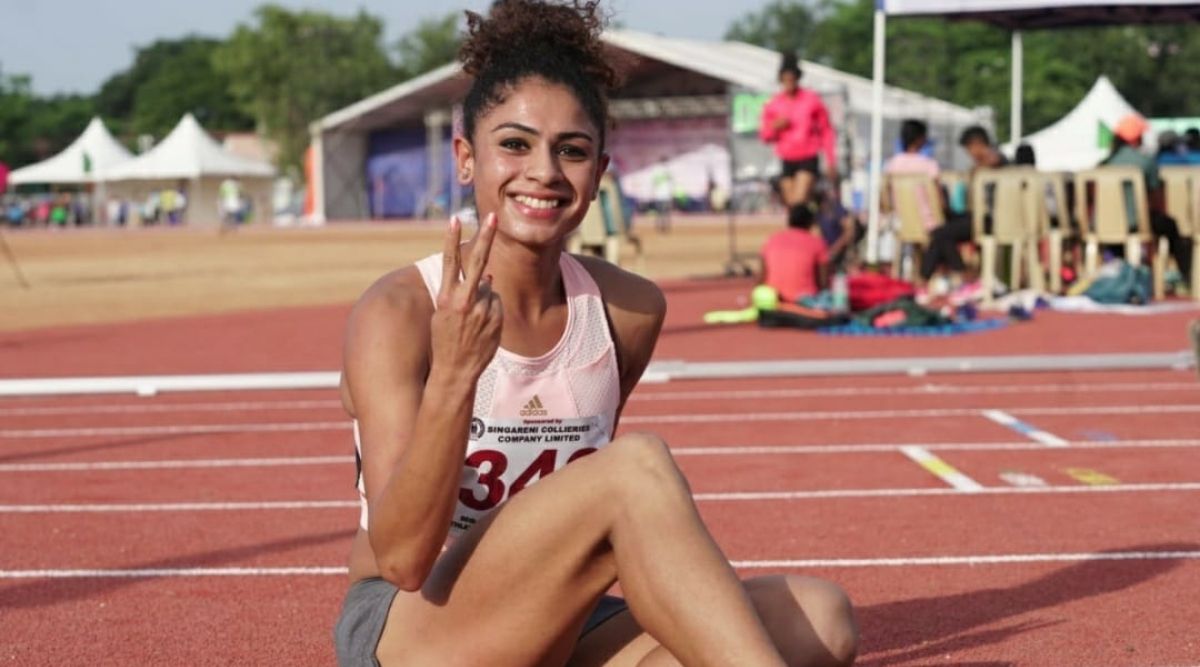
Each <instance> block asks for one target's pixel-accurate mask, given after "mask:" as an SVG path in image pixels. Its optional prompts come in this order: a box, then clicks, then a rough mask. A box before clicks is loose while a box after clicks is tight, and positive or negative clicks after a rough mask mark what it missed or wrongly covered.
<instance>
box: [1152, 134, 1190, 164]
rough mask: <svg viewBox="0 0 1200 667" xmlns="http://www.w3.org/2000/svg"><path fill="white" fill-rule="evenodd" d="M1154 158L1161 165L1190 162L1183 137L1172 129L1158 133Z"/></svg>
mask: <svg viewBox="0 0 1200 667" xmlns="http://www.w3.org/2000/svg"><path fill="white" fill-rule="evenodd" d="M1154 160H1155V161H1156V162H1158V164H1159V165H1162V166H1169V165H1177V164H1192V159H1191V158H1190V157H1188V154H1187V149H1186V147H1185V146H1184V143H1183V139H1182V138H1180V136H1179V135H1178V134H1176V133H1175V132H1174V131H1173V130H1164V131H1162V132H1159V133H1158V153H1157V154H1156V155H1155V156H1154Z"/></svg>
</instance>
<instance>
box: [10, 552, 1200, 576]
mask: <svg viewBox="0 0 1200 667" xmlns="http://www.w3.org/2000/svg"><path fill="white" fill-rule="evenodd" d="M1140 560H1181V561H1182V560H1200V551H1099V552H1077V553H1037V554H974V555H967V556H899V557H891V558H805V559H781V560H734V561H730V565H732V566H733V567H735V568H737V569H739V570H754V569H790V568H809V569H811V568H877V567H887V568H894V567H952V566H962V565H966V566H976V565H1028V564H1036V563H1080V562H1100V561H1140ZM348 572H349V570H348V569H347V568H346V567H345V566H324V567H322V566H296V567H180V568H129V569H38V570H0V579H114V578H122V579H124V578H147V579H158V578H166V577H293V576H345V575H346V574H348Z"/></svg>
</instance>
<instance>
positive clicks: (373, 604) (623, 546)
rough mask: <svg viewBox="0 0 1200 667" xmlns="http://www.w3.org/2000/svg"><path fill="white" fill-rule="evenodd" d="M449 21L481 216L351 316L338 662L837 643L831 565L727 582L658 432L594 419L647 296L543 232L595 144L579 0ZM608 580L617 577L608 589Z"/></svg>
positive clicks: (618, 390)
mask: <svg viewBox="0 0 1200 667" xmlns="http://www.w3.org/2000/svg"><path fill="white" fill-rule="evenodd" d="M468 27H469V35H468V38H467V41H466V43H465V45H464V46H463V49H462V59H463V63H464V66H465V69H466V71H467V72H468V73H469V74H471V75H473V76H474V83H473V85H472V88H471V90H470V92H469V94H468V95H467V97H466V100H465V102H464V106H463V115H464V124H463V127H464V134H463V136H462V137H458V138H456V139H455V140H454V150H455V154H456V158H457V168H458V170H459V173H458V177H459V178H460V180H461V181H462V182H463V183H464V184H466V183H470V184H473V185H474V189H475V198H476V205H477V207H478V213H479V220H480V230H479V231H478V233H477V234H476V235H475V236H474V238H473V239H472V240H471V241H469V242H467V243H460V235H461V226H460V224H459V223H458V221H456V220H451V222H450V226H449V229H448V231H447V234H446V239H445V247H444V249H443V251H442V252H441V253H440V254H437V255H434V256H431V257H428V258H426V259H424V260H421V261H420V262H417V264H416V266H412V267H408V268H404V269H400V270H398V271H396V272H394V273H391V274H389V275H387V276H385V277H383V278H382V279H380V280H379V281H378V282H377V283H376V284H375V285H373V286H372V287H371V288H370V289H368V290H367V292H366V293H365V294H364V295H363V296H362V298H361V299H360V301H359V302H358V304H357V305H356V306H355V308H354V311H353V313H352V315H351V316H350V322H349V325H348V329H347V336H346V348H345V360H344V363H345V366H344V374H343V384H342V398H343V402H344V403H345V405H346V408H347V410H348V411H349V413H350V414H351V415H352V416H353V417H354V419H355V434H356V439H357V443H356V444H357V446H358V451H359V455H360V466H361V474H360V483H359V488H360V491H361V493H362V497H363V512H362V517H361V521H360V530H359V531H358V534H357V536H356V537H355V539H354V545H353V550H352V553H351V556H350V577H351V581H352V584H351V587H350V590H349V592H348V593H347V595H346V599H345V602H344V605H343V609H342V614H341V617H340V618H339V620H338V624H337V628H336V630H335V643H336V649H337V654H338V659H339V662H340V663H341V664H342V665H375V664H382V665H385V666H387V665H439V666H441V665H466V666H493V665H494V666H505V665H566V664H570V665H679V664H683V665H740V666H747V667H750V666H756V665H784V664H791V665H840V664H848V663H850V662H852V661H853V658H854V654H855V650H856V641H857V639H856V633H855V627H854V621H853V618H852V614H851V609H850V604H849V602H848V600H847V599H846V597H845V595H844V594H843V593H842V592H841V591H840V590H839V589H838V588H837V587H835V586H834V585H832V584H830V583H827V582H823V581H818V580H815V579H807V578H800V577H793V576H777V577H769V578H758V579H752V580H749V581H746V582H741V581H738V579H737V577H736V576H735V573H734V571H733V569H732V568H731V567H730V565H729V563H728V562H727V561H726V559H725V557H724V556H723V555H722V553H721V551H720V549H719V548H718V547H717V545H716V544H715V543H714V542H713V539H712V537H711V536H710V535H709V533H708V531H707V530H706V529H705V527H704V524H703V523H702V522H701V520H700V517H699V515H698V514H697V511H696V507H695V505H694V504H693V502H692V498H691V494H690V491H689V489H688V485H687V483H686V481H685V480H684V478H683V476H682V475H681V474H680V472H679V470H678V469H677V468H676V466H675V464H674V462H673V461H672V459H671V454H670V452H669V451H668V449H667V447H666V445H665V444H663V442H662V441H661V440H659V439H658V438H656V437H654V436H651V435H644V434H643V435H634V434H630V435H623V436H621V437H619V438H615V439H613V438H612V435H613V433H614V431H615V429H616V426H617V422H618V420H619V418H620V413H621V408H622V407H623V406H624V404H625V400H626V399H627V398H628V396H629V394H630V392H631V391H632V390H633V388H634V385H636V384H637V382H638V379H639V377H640V376H641V374H642V371H643V370H644V369H645V367H646V365H647V363H648V362H649V360H650V355H651V352H652V351H653V349H654V344H655V341H656V338H657V336H658V332H659V329H660V327H661V325H662V321H663V316H664V312H665V308H666V305H665V302H664V300H663V295H662V293H661V292H660V291H659V290H658V289H657V288H656V287H655V286H654V284H653V283H651V282H648V281H646V280H644V279H642V278H639V277H637V276H635V275H632V274H629V273H626V272H624V271H622V270H621V269H619V268H617V267H615V266H612V265H610V264H607V263H604V262H602V261H599V260H596V259H592V258H585V257H573V256H570V255H568V254H566V253H564V252H563V239H564V238H565V237H566V236H567V234H569V233H570V232H571V231H572V230H573V229H574V228H575V227H576V225H578V224H579V222H580V220H581V219H582V217H583V215H584V213H585V212H586V210H587V207H588V205H589V204H590V202H591V201H592V199H593V197H594V196H595V193H596V190H597V186H598V183H599V180H600V177H601V175H602V174H603V173H604V169H605V166H606V164H607V162H608V157H607V156H606V155H605V153H604V141H605V128H606V122H607V118H606V114H607V107H606V98H605V94H606V90H607V89H608V88H610V87H611V86H612V85H613V84H614V83H615V80H616V78H615V73H614V71H613V69H612V68H611V67H610V66H609V65H608V64H607V63H606V60H605V57H604V54H603V47H602V44H601V42H600V40H599V33H600V30H601V27H602V26H601V20H600V18H599V16H598V13H597V7H596V3H595V2H578V0H576V2H575V3H574V4H569V5H562V4H555V3H551V2H546V1H544V0H503V1H502V2H497V3H495V4H494V5H493V8H492V10H491V12H490V14H489V15H488V16H487V17H486V18H485V17H481V16H478V15H475V14H468ZM551 473H553V474H551ZM534 482H536V484H535V483H534ZM617 582H619V583H620V585H621V590H622V592H623V594H624V595H625V596H626V598H625V600H620V599H618V598H611V597H606V596H605V592H606V591H607V590H608V589H609V588H610V587H611V586H612V585H613V584H614V583H617Z"/></svg>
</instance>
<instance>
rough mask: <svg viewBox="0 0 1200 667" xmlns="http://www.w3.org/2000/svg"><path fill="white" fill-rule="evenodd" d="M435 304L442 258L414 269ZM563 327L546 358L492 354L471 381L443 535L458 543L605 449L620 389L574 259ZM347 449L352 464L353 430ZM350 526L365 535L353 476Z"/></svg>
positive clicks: (588, 281)
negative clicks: (541, 484)
mask: <svg viewBox="0 0 1200 667" xmlns="http://www.w3.org/2000/svg"><path fill="white" fill-rule="evenodd" d="M416 266H417V269H418V270H419V271H420V273H421V277H422V279H424V281H425V287H426V288H428V289H429V295H430V297H431V298H432V299H433V300H434V302H435V303H436V302H437V294H438V291H439V290H440V289H441V282H442V255H441V254H440V253H439V254H436V255H431V256H429V257H426V258H425V259H422V260H420V261H418V262H417V264H416ZM559 267H560V269H561V271H562V278H563V286H564V288H565V291H566V295H567V326H566V329H565V330H564V331H563V334H562V338H560V339H559V341H558V343H557V344H556V345H555V346H554V347H553V348H551V349H550V351H548V352H546V353H545V354H543V355H541V356H538V357H524V356H521V355H518V354H514V353H512V352H509V351H508V350H505V349H504V348H500V349H499V350H497V352H496V356H495V357H494V358H493V359H492V361H491V363H490V364H488V366H487V368H486V369H485V370H484V372H483V375H481V376H480V378H479V383H478V384H477V385H476V388H475V408H474V414H473V418H472V419H471V430H470V440H469V442H468V443H467V452H466V458H465V461H464V462H463V469H462V481H461V483H460V487H459V491H458V505H457V507H456V508H455V511H454V518H453V519H452V521H451V529H450V532H451V534H452V535H460V534H462V532H463V531H466V530H467V529H469V528H470V527H471V526H472V525H474V524H475V522H476V521H478V520H479V519H480V518H481V517H483V516H486V515H487V514H488V513H489V512H491V511H492V510H493V509H495V508H496V507H498V506H499V505H500V504H501V503H503V502H504V501H505V500H508V499H509V498H511V497H512V496H514V495H516V494H517V493H520V492H521V491H522V490H523V489H525V488H527V487H529V486H530V485H531V484H533V483H534V482H536V481H537V480H539V479H541V478H543V477H545V476H546V475H549V474H550V473H552V472H554V471H555V470H558V469H559V468H561V467H563V466H565V465H567V464H568V463H570V462H571V461H574V460H576V459H578V458H580V457H583V456H587V455H588V454H591V453H593V452H595V451H596V450H597V449H598V448H600V447H603V446H604V445H606V444H608V442H609V441H610V440H612V434H613V426H614V422H615V421H616V414H617V407H618V406H619V405H620V401H621V381H620V373H619V371H618V368H617V355H616V348H615V347H614V345H613V339H612V333H611V332H610V330H609V327H608V318H607V316H606V314H605V309H604V300H603V299H602V298H601V295H600V288H599V287H598V286H597V285H596V281H594V280H593V279H592V276H591V275H590V274H589V273H588V272H587V269H585V268H584V267H583V265H581V264H580V263H579V261H578V260H577V259H575V258H574V257H571V256H570V255H569V254H567V253H563V254H562V257H561V259H560V260H559ZM354 444H355V447H356V448H357V451H358V454H359V456H361V455H362V440H361V438H360V437H359V432H358V424H357V422H356V423H355V425H354ZM358 490H359V498H360V501H361V505H362V511H361V514H360V525H361V526H362V528H363V529H364V530H366V528H367V525H368V524H367V501H366V494H365V488H364V486H363V480H362V474H361V472H360V474H359V478H358Z"/></svg>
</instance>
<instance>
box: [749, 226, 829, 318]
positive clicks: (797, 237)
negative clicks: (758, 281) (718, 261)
mask: <svg viewBox="0 0 1200 667" xmlns="http://www.w3.org/2000/svg"><path fill="white" fill-rule="evenodd" d="M815 222H816V216H815V215H814V214H813V210H812V209H811V208H809V207H808V206H807V205H805V204H798V205H796V206H793V207H792V208H791V209H789V210H788V228H787V229H785V230H783V231H779V232H775V233H774V234H772V235H771V237H770V238H768V239H767V242H766V243H765V244H764V245H763V249H762V259H763V274H764V275H763V282H764V283H766V284H767V285H770V286H771V287H773V288H775V291H776V292H778V293H779V298H780V299H782V300H784V301H788V302H791V303H795V302H796V301H798V300H800V299H802V298H804V297H808V296H816V295H817V293H818V292H820V291H821V290H822V289H824V288H825V286H826V285H828V284H829V251H828V250H827V249H826V248H825V241H824V240H823V239H822V238H821V235H820V232H818V231H816V230H814V229H813V228H812V227H813V224H814V223H815Z"/></svg>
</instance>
